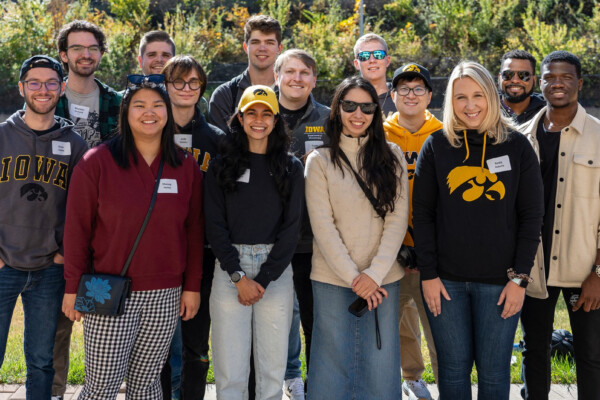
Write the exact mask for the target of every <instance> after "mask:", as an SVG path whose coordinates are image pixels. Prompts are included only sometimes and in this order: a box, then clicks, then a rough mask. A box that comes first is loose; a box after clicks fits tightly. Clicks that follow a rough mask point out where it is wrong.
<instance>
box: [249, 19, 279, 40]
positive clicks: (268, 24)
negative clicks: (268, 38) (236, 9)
mask: <svg viewBox="0 0 600 400" xmlns="http://www.w3.org/2000/svg"><path fill="white" fill-rule="evenodd" d="M253 31H261V32H262V33H274V34H275V38H276V39H277V44H279V43H281V25H280V24H279V21H277V20H276V19H275V18H271V17H269V16H268V15H254V16H252V17H250V18H248V20H247V21H246V25H245V26H244V42H246V43H248V40H249V39H250V35H251V34H252V32H253Z"/></svg>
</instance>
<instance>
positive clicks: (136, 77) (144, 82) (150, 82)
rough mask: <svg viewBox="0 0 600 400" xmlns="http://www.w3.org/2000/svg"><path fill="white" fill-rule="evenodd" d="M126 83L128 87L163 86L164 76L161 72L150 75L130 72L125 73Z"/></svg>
mask: <svg viewBox="0 0 600 400" xmlns="http://www.w3.org/2000/svg"><path fill="white" fill-rule="evenodd" d="M127 81H129V83H128V84H127V88H128V89H138V88H140V87H146V88H156V87H160V88H163V89H164V88H165V83H164V82H165V76H164V75H163V74H150V75H140V74H132V75H127Z"/></svg>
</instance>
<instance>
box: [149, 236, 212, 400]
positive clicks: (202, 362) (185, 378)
mask: <svg viewBox="0 0 600 400" xmlns="http://www.w3.org/2000/svg"><path fill="white" fill-rule="evenodd" d="M214 273H215V255H214V253H213V252H212V250H211V249H207V248H205V249H204V259H203V264H202V284H201V286H200V309H199V310H198V313H197V314H196V316H195V317H194V318H192V319H191V320H189V321H182V323H181V336H182V342H183V352H182V361H183V364H182V369H181V389H180V390H181V399H185V400H202V399H203V398H204V393H205V391H206V376H207V374H208V369H209V367H210V362H209V360H208V348H209V346H208V339H209V336H210V313H209V308H208V306H209V303H208V299H209V298H210V290H211V287H212V281H213V276H214ZM169 358H170V357H169ZM169 358H167V363H166V364H165V367H164V368H163V371H162V372H161V383H162V384H163V396H165V399H169V398H171V397H170V396H171V367H170V365H168V364H169V362H168V360H169ZM167 386H168V388H167ZM167 394H168V397H166V396H167Z"/></svg>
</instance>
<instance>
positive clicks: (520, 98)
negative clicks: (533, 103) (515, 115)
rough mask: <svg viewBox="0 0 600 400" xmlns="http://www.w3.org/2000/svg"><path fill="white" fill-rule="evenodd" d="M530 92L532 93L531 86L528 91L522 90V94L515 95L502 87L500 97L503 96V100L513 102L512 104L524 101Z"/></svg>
mask: <svg viewBox="0 0 600 400" xmlns="http://www.w3.org/2000/svg"><path fill="white" fill-rule="evenodd" d="M532 93H533V87H531V90H530V91H529V92H524V93H523V94H519V95H516V96H513V95H511V94H509V93H508V92H507V91H506V90H504V89H502V97H503V98H504V101H506V102H508V103H513V104H517V103H522V102H524V101H525V100H527V99H528V98H529V96H531V94H532Z"/></svg>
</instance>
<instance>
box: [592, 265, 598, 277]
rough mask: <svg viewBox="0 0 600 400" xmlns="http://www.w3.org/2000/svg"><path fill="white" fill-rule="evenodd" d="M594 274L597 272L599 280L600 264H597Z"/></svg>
mask: <svg viewBox="0 0 600 400" xmlns="http://www.w3.org/2000/svg"><path fill="white" fill-rule="evenodd" d="M592 272H595V273H596V275H598V278H600V264H596V265H594V266H593V267H592Z"/></svg>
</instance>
